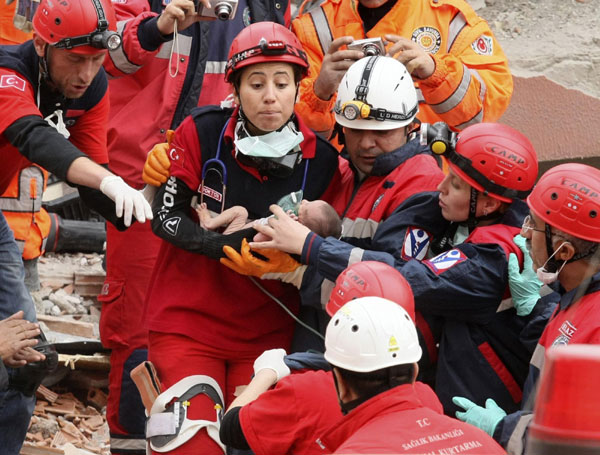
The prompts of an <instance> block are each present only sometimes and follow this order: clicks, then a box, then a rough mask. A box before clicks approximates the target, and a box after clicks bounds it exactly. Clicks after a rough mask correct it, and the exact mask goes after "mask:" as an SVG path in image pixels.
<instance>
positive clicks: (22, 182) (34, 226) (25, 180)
mask: <svg viewBox="0 0 600 455" xmlns="http://www.w3.org/2000/svg"><path fill="white" fill-rule="evenodd" d="M47 178H48V173H47V172H46V171H45V170H44V169H42V168H41V167H39V166H37V165H35V164H32V165H31V166H29V167H26V168H24V169H21V171H20V172H19V173H18V174H15V176H14V177H13V179H12V181H11V182H10V185H9V187H8V188H7V189H6V191H5V192H4V194H2V196H0V210H2V213H3V214H4V216H5V218H6V221H7V222H8V225H9V226H10V228H11V229H12V231H13V234H14V236H15V240H16V241H17V245H18V246H19V251H21V253H22V255H23V259H35V258H37V257H38V256H40V255H41V254H42V253H43V252H44V249H45V247H46V239H47V238H48V233H49V232H50V216H49V215H48V212H46V210H44V209H43V208H42V195H43V193H44V189H45V188H46V180H47Z"/></svg>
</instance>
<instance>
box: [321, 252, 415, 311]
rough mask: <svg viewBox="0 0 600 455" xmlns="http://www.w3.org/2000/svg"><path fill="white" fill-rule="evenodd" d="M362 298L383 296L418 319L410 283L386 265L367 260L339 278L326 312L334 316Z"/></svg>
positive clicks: (351, 267)
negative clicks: (351, 302) (348, 304)
mask: <svg viewBox="0 0 600 455" xmlns="http://www.w3.org/2000/svg"><path fill="white" fill-rule="evenodd" d="M360 297H381V298H384V299H387V300H391V301H392V302H395V303H397V304H398V305H400V306H401V307H402V308H404V310H405V311H406V312H407V313H408V315H409V316H410V317H411V319H412V320H413V322H414V320H415V299H414V297H413V292H412V289H411V287H410V285H409V284H408V281H406V279H405V278H404V277H403V276H402V274H401V273H400V272H399V271H398V270H396V269H395V268H394V267H392V266H390V265H387V264H385V263H383V262H377V261H363V262H357V263H355V264H352V265H351V266H349V267H348V268H347V269H346V270H344V271H343V272H342V273H340V275H339V276H338V278H337V280H336V281H335V287H334V288H333V291H332V292H331V296H330V297H329V301H328V302H327V306H326V307H325V310H326V311H327V314H329V316H333V315H334V314H335V312H336V311H337V310H339V309H340V308H341V307H342V306H344V304H346V303H347V302H349V301H350V300H354V299H358V298H360Z"/></svg>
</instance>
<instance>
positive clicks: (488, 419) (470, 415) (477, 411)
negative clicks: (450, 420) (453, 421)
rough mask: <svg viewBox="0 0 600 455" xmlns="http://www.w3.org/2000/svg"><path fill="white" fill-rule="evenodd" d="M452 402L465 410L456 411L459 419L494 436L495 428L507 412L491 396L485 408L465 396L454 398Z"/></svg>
mask: <svg viewBox="0 0 600 455" xmlns="http://www.w3.org/2000/svg"><path fill="white" fill-rule="evenodd" d="M452 403H454V404H455V405H456V406H460V407H461V408H463V409H464V410H465V412H461V411H456V417H457V418H458V419H460V420H462V421H463V422H467V423H470V424H471V425H475V426H476V427H478V428H481V429H482V430H483V431H485V432H486V433H487V434H489V435H490V436H492V437H494V430H496V427H497V426H498V424H499V423H500V421H501V420H502V419H503V418H504V417H506V412H504V410H503V409H502V408H501V407H500V406H498V405H497V404H496V402H495V401H494V400H492V399H491V398H488V399H487V400H486V401H485V408H482V407H481V406H477V405H476V404H475V403H473V402H472V401H471V400H469V399H468V398H463V397H454V398H452Z"/></svg>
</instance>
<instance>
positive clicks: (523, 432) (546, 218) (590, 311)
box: [455, 163, 600, 454]
mask: <svg viewBox="0 0 600 455" xmlns="http://www.w3.org/2000/svg"><path fill="white" fill-rule="evenodd" d="M527 205H528V206H529V210H530V212H529V215H528V216H527V218H526V219H525V221H524V223H523V227H522V230H521V235H522V236H523V237H525V238H526V239H527V244H528V249H529V254H530V255H531V258H532V260H533V268H534V270H536V273H537V275H538V278H539V279H540V280H541V281H542V282H543V283H544V284H551V283H552V282H555V281H556V280H558V282H559V283H560V293H561V297H560V301H559V303H558V307H557V308H556V311H555V312H554V314H553V315H552V317H551V318H550V321H549V322H548V324H547V326H546V328H545V329H544V332H543V333H542V336H541V337H540V339H539V343H538V345H537V347H536V349H535V351H534V353H533V356H532V357H531V363H530V365H529V376H528V377H527V382H526V384H525V390H524V395H523V403H524V404H526V405H525V406H524V408H523V410H521V411H517V412H513V413H511V414H508V415H506V412H505V409H503V408H502V406H498V405H497V404H496V403H495V402H494V400H487V401H486V402H485V405H486V406H485V408H483V407H481V406H478V405H477V404H475V403H477V402H479V403H483V402H484V401H483V400H480V401H475V403H473V402H472V401H470V400H465V399H464V398H462V397H456V398H455V401H456V403H457V404H458V405H459V406H460V407H461V408H464V409H465V412H459V413H457V416H458V417H459V418H461V419H462V420H465V421H467V422H469V423H472V424H474V425H477V426H478V427H480V428H482V429H483V430H485V431H486V432H488V433H489V434H490V435H493V436H494V438H495V439H496V440H497V441H498V442H500V444H502V446H503V447H506V449H507V451H508V452H509V453H510V454H522V453H526V450H525V448H526V436H527V430H528V426H529V424H530V422H531V420H532V417H533V414H532V412H531V410H532V409H531V405H532V402H533V399H531V394H532V393H534V388H535V385H536V383H537V381H538V378H539V375H540V371H541V370H542V367H543V366H544V360H545V358H546V351H547V350H548V349H550V348H551V347H552V346H560V345H571V344H600V273H599V272H600V266H599V265H598V259H597V258H598V244H599V243H600V220H599V219H598V214H599V213H600V170H598V169H595V168H593V167H591V166H587V165H584V164H575V163H567V164H561V165H559V166H556V167H553V168H551V169H550V170H548V171H546V173H544V175H542V177H541V178H540V180H539V181H538V183H537V184H536V186H535V188H534V189H533V191H532V192H531V194H530V195H529V197H528V198H527ZM579 373H580V374H585V372H584V371H580V372H579ZM565 453H566V452H565Z"/></svg>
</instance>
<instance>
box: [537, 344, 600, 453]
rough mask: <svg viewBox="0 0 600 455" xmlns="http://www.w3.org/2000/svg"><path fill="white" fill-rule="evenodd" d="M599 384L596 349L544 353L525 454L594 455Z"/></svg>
mask: <svg viewBox="0 0 600 455" xmlns="http://www.w3.org/2000/svg"><path fill="white" fill-rule="evenodd" d="M599 382H600V346H598V345H591V344H573V345H563V346H555V347H551V348H550V349H549V350H548V351H546V360H545V363H544V367H543V369H542V373H541V376H540V384H539V390H538V394H537V397H536V401H535V410H534V415H533V422H532V423H531V425H530V426H529V437H528V450H527V453H528V454H529V453H531V454H543V453H564V454H569V455H574V454H578V453H586V454H587V453H597V451H598V449H600V395H599V394H598V383H599ZM551 448H553V449H554V451H551V450H549V449H551ZM578 448H581V452H579V451H578V450H577V449H578ZM530 449H531V450H530ZM557 449H559V450H557ZM592 449H595V450H592Z"/></svg>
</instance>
